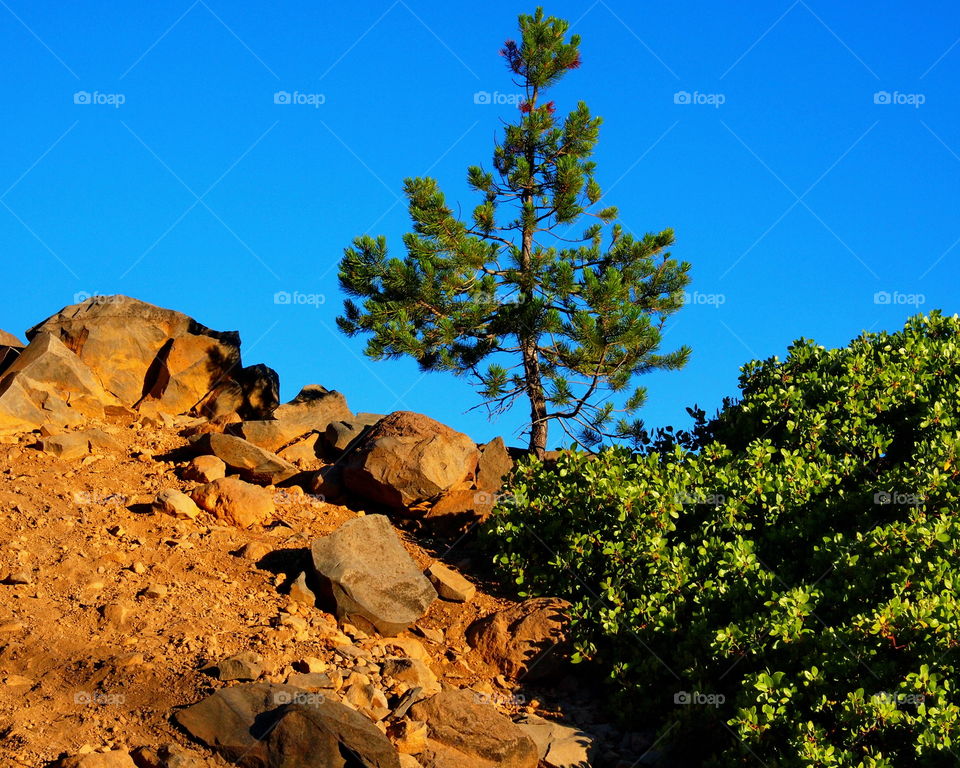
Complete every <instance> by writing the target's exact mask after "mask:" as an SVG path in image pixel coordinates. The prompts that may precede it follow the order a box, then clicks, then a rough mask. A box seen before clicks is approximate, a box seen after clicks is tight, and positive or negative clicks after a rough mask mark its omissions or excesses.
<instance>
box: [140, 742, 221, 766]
mask: <svg viewBox="0 0 960 768" xmlns="http://www.w3.org/2000/svg"><path fill="white" fill-rule="evenodd" d="M133 762H134V763H136V764H137V766H138V768H210V764H209V763H208V762H207V761H206V759H205V758H203V757H201V756H200V755H198V754H197V753H196V752H192V751H190V750H187V749H184V748H183V747H181V746H180V745H179V744H177V743H176V742H169V743H167V744H162V745H160V746H159V747H158V748H156V749H154V748H153V747H140V748H138V749H135V750H134V751H133Z"/></svg>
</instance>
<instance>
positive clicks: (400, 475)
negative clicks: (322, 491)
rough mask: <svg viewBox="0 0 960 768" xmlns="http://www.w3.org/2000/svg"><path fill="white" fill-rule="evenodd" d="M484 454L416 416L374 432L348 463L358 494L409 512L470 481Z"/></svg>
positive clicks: (389, 419)
mask: <svg viewBox="0 0 960 768" xmlns="http://www.w3.org/2000/svg"><path fill="white" fill-rule="evenodd" d="M479 456H480V452H479V451H478V450H477V446H476V445H475V444H474V442H473V441H472V440H471V439H470V438H469V437H467V436H466V435H464V434H462V433H460V432H457V431H455V430H453V429H451V428H450V427H448V426H446V425H444V424H441V423H440V422H439V421H435V420H434V419H431V418H429V417H428V416H424V415H422V414H419V413H412V412H410V411H396V412H394V413H391V414H390V415H389V416H385V417H384V418H383V419H381V420H380V421H379V422H378V423H377V425H376V426H374V427H373V428H372V429H370V431H369V432H367V433H366V434H365V435H364V436H363V437H362V438H361V440H360V442H359V444H358V445H357V446H356V447H355V448H354V450H353V452H352V453H351V454H350V456H349V458H347V459H346V461H345V462H344V472H343V475H344V482H345V484H346V486H347V488H348V489H349V490H350V491H352V492H353V493H355V494H357V495H359V496H361V497H363V498H365V499H367V500H369V501H372V502H375V503H379V504H383V505H385V506H388V507H392V508H394V509H403V508H409V507H412V506H414V505H417V504H421V503H424V502H427V501H430V500H433V499H436V498H437V497H439V496H441V495H442V494H443V493H445V492H447V491H449V490H451V489H453V488H455V487H457V486H459V485H462V484H464V483H466V482H468V481H469V480H470V479H471V478H472V477H473V475H474V473H475V471H476V468H477V461H478V459H479Z"/></svg>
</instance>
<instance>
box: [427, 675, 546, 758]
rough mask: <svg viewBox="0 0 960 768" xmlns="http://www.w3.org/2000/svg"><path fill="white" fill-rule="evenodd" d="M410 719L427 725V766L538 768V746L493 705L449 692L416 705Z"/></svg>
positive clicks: (466, 694) (468, 694)
mask: <svg viewBox="0 0 960 768" xmlns="http://www.w3.org/2000/svg"><path fill="white" fill-rule="evenodd" d="M410 716H411V717H412V718H414V719H415V720H421V721H425V722H426V724H427V736H428V738H427V750H426V752H425V757H426V759H425V760H423V759H422V760H421V762H422V763H424V765H436V766H438V767H439V766H461V765H462V766H467V765H469V766H476V768H488V767H489V766H499V767H500V768H536V766H537V761H538V758H539V752H538V750H537V746H536V744H535V743H534V742H533V739H531V738H530V737H529V736H527V734H525V733H524V732H523V731H522V730H521V729H520V728H519V727H518V726H516V725H514V724H513V722H511V721H510V720H509V719H508V718H507V717H506V716H504V715H501V714H500V713H499V712H498V711H497V710H496V709H495V708H494V707H493V706H492V705H490V704H486V703H481V702H480V701H478V698H477V695H476V694H474V693H472V692H470V691H466V690H456V689H453V688H448V689H446V690H445V691H443V692H442V693H439V694H437V695H436V696H434V697H432V698H429V699H427V700H426V701H421V702H419V703H417V704H414V705H413V707H411V708H410Z"/></svg>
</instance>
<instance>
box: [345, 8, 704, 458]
mask: <svg viewBox="0 0 960 768" xmlns="http://www.w3.org/2000/svg"><path fill="white" fill-rule="evenodd" d="M568 28H569V25H568V23H567V22H565V21H563V20H561V19H556V18H553V17H545V16H544V14H543V11H542V10H540V9H538V10H537V12H536V13H535V14H534V15H533V16H527V15H522V16H520V32H521V40H520V42H519V43H517V42H515V41H512V40H508V41H507V42H506V44H505V46H504V49H503V51H501V53H502V55H503V56H504V58H505V59H506V62H507V65H508V69H509V70H510V72H511V73H512V76H513V77H514V81H515V84H516V85H517V87H518V88H520V89H522V90H523V93H524V100H523V102H522V103H521V105H520V113H521V114H520V118H519V120H518V122H516V123H512V124H507V125H506V126H505V129H504V134H503V139H502V141H501V142H500V143H498V144H497V145H496V147H495V148H494V153H493V169H492V171H491V170H486V169H484V168H482V167H479V166H473V167H471V168H470V169H469V170H468V172H467V180H468V182H469V185H470V187H471V189H472V190H474V191H475V192H476V193H478V194H479V195H480V196H481V201H480V202H479V204H478V205H477V206H476V207H475V208H474V209H473V212H472V215H470V216H469V217H468V218H467V219H466V220H465V219H464V218H462V217H461V216H460V215H459V213H455V212H454V210H453V209H452V208H451V206H450V205H448V204H447V202H446V198H445V197H444V195H443V192H442V191H441V190H440V188H439V186H438V184H437V182H436V181H435V180H434V179H431V178H411V179H407V180H406V182H405V184H404V193H405V195H406V197H407V200H408V203H409V212H410V217H411V219H412V222H413V231H412V232H410V233H408V234H406V235H405V236H404V238H403V244H404V246H405V249H406V255H405V256H404V257H403V258H396V257H391V256H389V255H388V251H387V244H386V240H385V239H384V238H383V237H378V238H372V237H368V236H365V237H359V238H357V239H356V240H354V242H353V246H352V247H350V248H347V249H346V250H345V253H344V258H343V260H342V261H341V264H340V285H341V287H342V288H343V290H344V292H345V293H346V294H347V295H348V296H350V297H351V298H350V299H348V300H347V301H346V302H345V304H344V314H343V316H342V317H340V318H338V320H337V323H338V325H339V327H340V329H341V330H342V331H343V332H344V333H347V334H348V335H354V334H358V333H364V334H369V336H370V338H369V340H368V343H367V347H366V353H367V355H369V356H370V357H373V358H375V359H379V358H395V357H401V356H411V357H413V358H415V359H416V360H417V361H418V363H419V364H420V366H421V368H422V369H423V370H443V371H451V372H453V373H455V374H457V375H462V376H469V377H471V378H472V380H473V381H474V383H475V384H476V385H477V388H478V390H479V391H480V393H481V395H482V397H483V398H484V402H485V404H486V405H487V407H488V408H489V409H490V410H491V411H493V412H501V411H503V410H506V409H508V408H510V407H511V406H512V405H514V403H515V401H517V400H518V399H523V398H526V399H527V400H528V401H529V404H530V424H531V430H530V435H531V440H530V444H531V448H534V449H537V450H542V449H543V448H544V447H545V445H546V436H547V425H548V424H549V423H550V422H552V421H557V422H558V423H560V424H561V426H562V427H563V429H564V430H565V431H566V432H567V434H569V435H570V436H571V437H574V438H575V439H578V440H581V441H582V442H584V443H586V444H594V443H596V442H598V441H600V440H601V439H602V438H603V437H611V436H618V437H628V436H630V435H633V434H636V433H637V432H638V431H639V430H640V429H641V426H640V425H638V424H637V423H636V422H632V423H631V422H630V421H629V420H628V419H627V418H626V416H628V415H630V414H632V413H634V412H635V411H636V410H637V408H639V407H640V405H642V403H643V399H644V391H643V389H642V388H633V389H631V381H632V379H633V377H634V376H636V375H639V374H642V373H646V372H648V371H651V370H654V369H657V368H664V369H676V368H679V367H681V366H682V365H683V364H684V363H685V361H686V359H687V357H688V354H689V350H688V349H686V348H680V349H678V350H676V351H673V352H669V353H666V354H660V353H659V351H658V350H659V347H660V341H661V329H662V328H663V325H664V323H665V321H666V320H667V318H668V317H669V316H670V315H671V314H672V313H674V312H676V311H677V310H678V309H679V308H680V307H681V306H682V304H683V290H684V288H685V287H686V285H687V283H688V281H689V278H688V275H687V273H688V270H689V265H688V264H686V263H679V262H677V261H675V260H674V259H673V258H672V257H671V256H670V253H669V250H668V249H669V248H670V247H671V246H672V245H673V242H674V234H673V231H672V230H670V229H666V230H664V231H662V232H658V233H649V234H646V235H643V236H642V237H635V236H634V235H632V234H630V233H628V232H625V231H624V229H623V228H622V227H621V226H620V225H619V224H617V223H616V219H617V209H616V208H613V207H609V206H606V207H601V205H600V203H601V201H602V197H603V194H602V191H601V189H600V185H599V184H598V182H597V180H596V178H595V175H594V174H595V169H596V168H595V163H594V162H593V160H592V159H591V157H592V155H593V151H594V147H595V146H596V143H597V140H598V137H599V130H600V122H601V121H600V118H598V117H593V116H592V115H591V114H590V111H589V109H588V108H587V106H586V104H584V103H583V102H580V103H579V104H578V105H577V107H576V109H574V110H573V111H572V112H571V113H569V114H568V115H567V116H566V117H565V118H563V119H560V118H558V117H557V115H556V107H555V105H554V102H552V101H550V102H543V101H542V98H541V97H542V95H543V91H544V90H545V89H547V88H549V87H551V86H553V85H555V84H556V83H557V82H558V81H559V80H560V79H561V78H562V77H563V76H564V75H565V74H567V73H568V72H569V71H570V70H573V69H576V68H577V67H579V66H580V51H579V46H580V39H579V37H578V36H576V35H573V36H570V37H569V38H568V37H567V32H568ZM458 210H459V209H458ZM583 219H587V223H586V224H585V225H584V226H583V228H581V229H580V230H579V232H576V231H574V227H575V226H576V225H577V224H578V222H581V220H583ZM611 396H619V397H618V398H617V400H618V405H620V406H621V407H620V408H619V409H618V408H615V407H614V405H613V401H612V400H611V399H610V398H611ZM617 413H620V414H622V415H621V416H617V415H616V414H617ZM614 422H616V423H614Z"/></svg>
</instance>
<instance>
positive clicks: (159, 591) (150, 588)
mask: <svg viewBox="0 0 960 768" xmlns="http://www.w3.org/2000/svg"><path fill="white" fill-rule="evenodd" d="M140 594H142V595H143V596H144V597H149V598H150V599H152V600H156V599H159V598H161V597H166V596H167V588H166V587H165V586H164V585H163V584H148V585H147V587H146V589H144V590H143V592H141V593H140Z"/></svg>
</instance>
